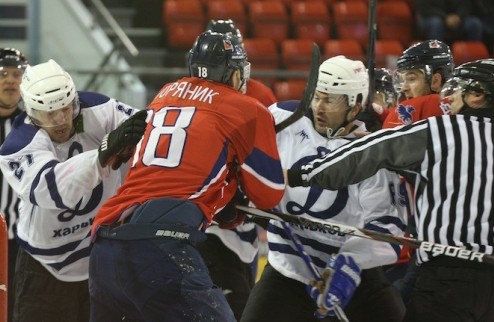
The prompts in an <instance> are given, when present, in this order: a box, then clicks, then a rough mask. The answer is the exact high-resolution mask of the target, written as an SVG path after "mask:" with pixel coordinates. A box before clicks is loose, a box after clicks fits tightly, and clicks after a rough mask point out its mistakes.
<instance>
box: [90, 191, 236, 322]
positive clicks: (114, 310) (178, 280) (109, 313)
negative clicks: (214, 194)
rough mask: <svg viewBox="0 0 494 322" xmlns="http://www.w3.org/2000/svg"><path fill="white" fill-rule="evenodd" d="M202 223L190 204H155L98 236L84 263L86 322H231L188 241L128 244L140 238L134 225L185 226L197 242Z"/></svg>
mask: <svg viewBox="0 0 494 322" xmlns="http://www.w3.org/2000/svg"><path fill="white" fill-rule="evenodd" d="M202 220H203V216H202V213H200V211H199V210H198V208H196V207H195V206H194V205H192V204H191V203H188V202H187V203H184V201H180V200H178V201H177V200H173V199H172V200H170V199H159V200H153V201H150V202H148V203H146V204H144V205H142V206H141V207H140V208H138V209H136V211H134V214H133V215H132V219H131V220H130V223H128V224H125V225H123V226H120V227H118V228H115V229H113V230H111V231H110V233H109V234H106V235H105V234H99V236H98V237H97V238H96V241H95V244H94V245H93V249H92V250H91V256H90V263H89V292H90V296H91V317H90V321H91V322H117V321H119V322H121V321H126V322H134V321H143V322H144V321H145V322H154V321H156V322H163V321H167V322H168V321H169V322H175V321H176V322H179V321H184V322H190V321H198V322H199V321H210V322H214V321H217V322H230V321H235V317H234V316H233V312H232V310H231V309H230V306H229V305H228V303H227V301H226V299H225V297H224V295H223V293H222V291H221V289H220V288H217V287H216V286H214V285H213V282H212V281H211V278H210V276H209V272H208V269H207V267H206V264H205V263H204V260H203V259H202V257H201V256H200V254H199V252H198V251H197V249H196V247H195V246H194V245H193V243H192V242H191V241H186V240H179V239H174V238H170V237H156V238H137V239H132V238H134V237H136V236H137V235H139V234H142V235H141V237H142V236H144V235H145V234H146V231H143V230H139V229H138V228H139V226H140V225H141V226H142V225H144V226H146V225H148V226H149V225H154V224H156V225H158V226H159V225H161V226H162V227H167V229H168V227H170V225H172V226H173V225H175V226H176V227H177V230H184V229H186V227H188V229H189V232H190V229H194V228H195V233H196V234H199V238H194V239H196V240H200V239H201V238H200V237H201V236H202V235H203V234H204V233H201V232H199V231H197V227H199V223H200V222H201V221H202ZM163 225H165V226H163ZM124 226H125V227H124ZM123 227H124V228H125V229H121V228H123ZM133 229H134V230H133ZM113 232H115V237H114V238H113V237H112V236H114V235H113ZM190 233H191V234H192V232H190ZM159 235H160V236H164V235H163V234H159ZM102 236H103V237H102ZM153 236H154V234H153ZM156 236H157V235H156ZM194 237H198V236H197V235H196V236H194ZM203 237H204V236H203ZM119 238H120V239H119ZM129 238H130V239H129ZM126 239H128V240H126ZM191 239H192V235H191Z"/></svg>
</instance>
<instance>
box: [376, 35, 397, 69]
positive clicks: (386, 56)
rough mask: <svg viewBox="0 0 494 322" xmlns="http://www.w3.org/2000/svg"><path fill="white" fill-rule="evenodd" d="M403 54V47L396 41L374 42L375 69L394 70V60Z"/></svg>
mask: <svg viewBox="0 0 494 322" xmlns="http://www.w3.org/2000/svg"><path fill="white" fill-rule="evenodd" d="M402 53H403V45H402V44H401V42H399V41H398V40H391V39H385V40H376V46H375V67H376V68H389V69H395V67H396V66H395V65H396V59H398V57H400V56H401V54H402Z"/></svg>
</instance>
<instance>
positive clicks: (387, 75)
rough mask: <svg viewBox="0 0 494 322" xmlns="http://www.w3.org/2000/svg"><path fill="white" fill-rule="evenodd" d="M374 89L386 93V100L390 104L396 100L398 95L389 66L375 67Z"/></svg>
mask: <svg viewBox="0 0 494 322" xmlns="http://www.w3.org/2000/svg"><path fill="white" fill-rule="evenodd" d="M374 90H375V91H376V92H380V93H382V94H384V101H385V102H386V103H388V104H390V103H393V102H394V101H396V98H397V96H398V94H397V92H396V89H395V87H394V83H393V75H392V73H391V71H390V70H389V69H387V68H375V69H374Z"/></svg>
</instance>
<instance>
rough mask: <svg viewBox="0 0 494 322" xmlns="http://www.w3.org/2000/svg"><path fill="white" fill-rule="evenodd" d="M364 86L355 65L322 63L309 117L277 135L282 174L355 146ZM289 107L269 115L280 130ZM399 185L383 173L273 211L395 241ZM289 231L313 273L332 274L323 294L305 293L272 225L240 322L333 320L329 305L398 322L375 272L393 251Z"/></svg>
mask: <svg viewBox="0 0 494 322" xmlns="http://www.w3.org/2000/svg"><path fill="white" fill-rule="evenodd" d="M368 85H369V84H368V77H367V72H366V69H365V66H364V65H363V63H362V62H360V61H353V60H349V59H347V58H345V57H344V56H336V57H332V58H330V59H328V60H326V61H324V62H323V63H322V64H321V65H320V67H319V76H318V82H317V88H316V92H315V96H314V100H313V102H312V111H311V113H310V115H308V116H306V117H303V118H302V119H300V120H298V121H297V122H295V123H294V124H293V125H291V126H289V127H287V128H286V129H284V130H282V131H281V132H279V133H278V134H277V143H278V150H279V152H280V157H281V162H282V165H283V167H284V168H287V169H290V168H295V169H298V168H299V166H300V164H303V163H306V162H308V161H310V160H312V159H315V158H319V157H321V156H324V155H326V154H327V153H329V152H330V151H332V150H334V149H336V148H338V147H340V146H341V145H344V144H346V143H347V142H349V139H352V138H355V136H354V132H355V131H357V130H365V127H364V126H363V123H362V122H359V121H356V120H355V118H356V116H357V114H358V113H359V112H360V110H361V108H362V105H363V104H365V101H366V99H367V94H368ZM294 105H295V106H296V105H297V102H296V101H286V102H279V103H277V104H275V105H272V106H270V108H269V109H270V111H271V112H272V113H273V115H274V116H275V120H276V121H277V122H280V121H282V120H284V119H286V118H287V117H288V116H289V115H291V113H292V111H293V109H294ZM398 183H399V178H398V176H397V175H396V174H393V173H391V172H388V171H386V170H383V171H380V172H379V173H378V174H376V175H375V176H373V177H371V178H369V179H367V180H366V181H365V182H363V183H361V184H359V185H351V186H348V187H345V188H341V189H339V190H335V191H330V190H324V189H321V188H320V187H316V186H313V187H308V188H300V187H297V188H293V189H292V188H287V190H286V192H285V194H284V196H283V199H282V200H281V202H280V203H279V205H278V208H279V210H281V211H282V212H286V213H289V214H292V215H298V216H303V217H307V218H311V217H315V218H318V219H331V220H334V221H338V222H342V223H345V224H349V225H356V226H362V227H367V228H370V229H377V230H379V231H386V232H392V233H396V234H401V233H402V229H403V227H404V224H405V223H404V222H403V219H402V218H401V217H400V213H399V212H398V208H397V203H398V196H397V195H396V194H395V192H397V190H396V189H394V188H395V185H397V184H398ZM291 229H292V230H293V232H294V234H296V235H297V236H298V238H299V239H300V240H301V242H302V243H303V244H304V248H305V251H306V252H307V253H308V255H309V256H310V257H311V258H312V261H313V263H314V264H315V266H316V268H317V270H319V271H320V272H323V271H324V270H325V269H326V268H327V267H329V268H331V269H333V270H334V275H333V278H332V281H333V282H332V283H331V284H330V286H329V290H330V292H329V293H328V294H319V293H320V292H319V291H318V290H317V288H315V287H314V288H312V287H309V288H308V291H309V292H307V291H306V288H307V286H308V285H309V284H310V282H311V281H312V280H314V277H313V276H312V274H311V272H310V270H309V269H308V267H307V263H306V262H304V260H303V258H302V256H300V255H299V254H298V252H297V248H296V247H295V245H294V244H293V243H292V241H291V240H290V238H289V236H288V235H287V233H286V231H285V230H284V229H283V228H282V226H281V225H280V223H279V222H275V221H271V222H270V224H269V227H268V243H269V253H268V264H267V266H266V267H265V268H264V271H263V274H262V276H261V279H260V281H258V282H257V283H256V285H255V286H254V288H253V290H252V291H251V294H250V296H249V300H248V302H247V305H246V308H245V310H244V314H243V316H242V319H241V321H242V322H251V321H266V322H271V321H284V322H287V321H288V322H289V321H293V322H299V321H317V318H316V316H314V314H315V312H316V310H317V309H318V307H324V308H325V309H327V311H326V312H324V313H321V312H318V313H317V315H318V317H325V316H326V315H334V314H335V312H334V306H332V304H336V303H337V304H339V305H340V306H342V307H345V312H346V313H347V315H348V318H349V320H350V321H352V322H355V321H366V322H369V321H380V322H382V321H400V320H401V318H402V316H403V314H404V306H403V304H402V303H401V300H400V297H399V296H398V294H397V293H396V292H394V290H393V289H392V287H391V285H390V284H389V283H388V282H387V280H386V278H385V277H384V273H383V272H382V270H381V269H380V268H379V266H381V265H385V264H389V263H392V262H394V261H395V260H396V259H397V256H398V254H399V251H400V249H399V247H395V246H392V245H390V244H386V243H381V244H379V243H377V242H372V241H371V242H369V241H368V240H362V239H358V238H355V237H350V238H349V237H348V236H343V235H338V234H334V235H331V234H325V233H322V232H318V231H313V230H311V229H305V228H303V227H296V226H291ZM360 281H361V282H360ZM335 288H337V289H338V290H337V291H335ZM354 291H355V294H354V295H353V296H352V294H353V292H354ZM273 299H276V301H275V300H273ZM371 310H372V314H369V311H371ZM326 319H328V320H329V318H326Z"/></svg>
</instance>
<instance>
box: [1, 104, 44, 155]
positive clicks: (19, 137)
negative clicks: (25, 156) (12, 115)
mask: <svg viewBox="0 0 494 322" xmlns="http://www.w3.org/2000/svg"><path fill="white" fill-rule="evenodd" d="M26 118H27V114H26V112H22V113H21V114H19V116H18V117H17V118H16V119H15V120H14V123H13V124H12V130H11V131H10V133H9V135H8V136H7V138H6V139H5V141H4V142H3V144H2V146H1V147H0V155H2V156H6V155H11V154H14V153H17V152H19V151H21V150H22V149H24V148H25V147H26V146H27V145H29V144H30V143H31V142H32V141H33V139H34V137H35V136H36V133H37V132H38V131H39V129H38V128H37V127H35V126H34V125H32V124H30V123H26Z"/></svg>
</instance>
